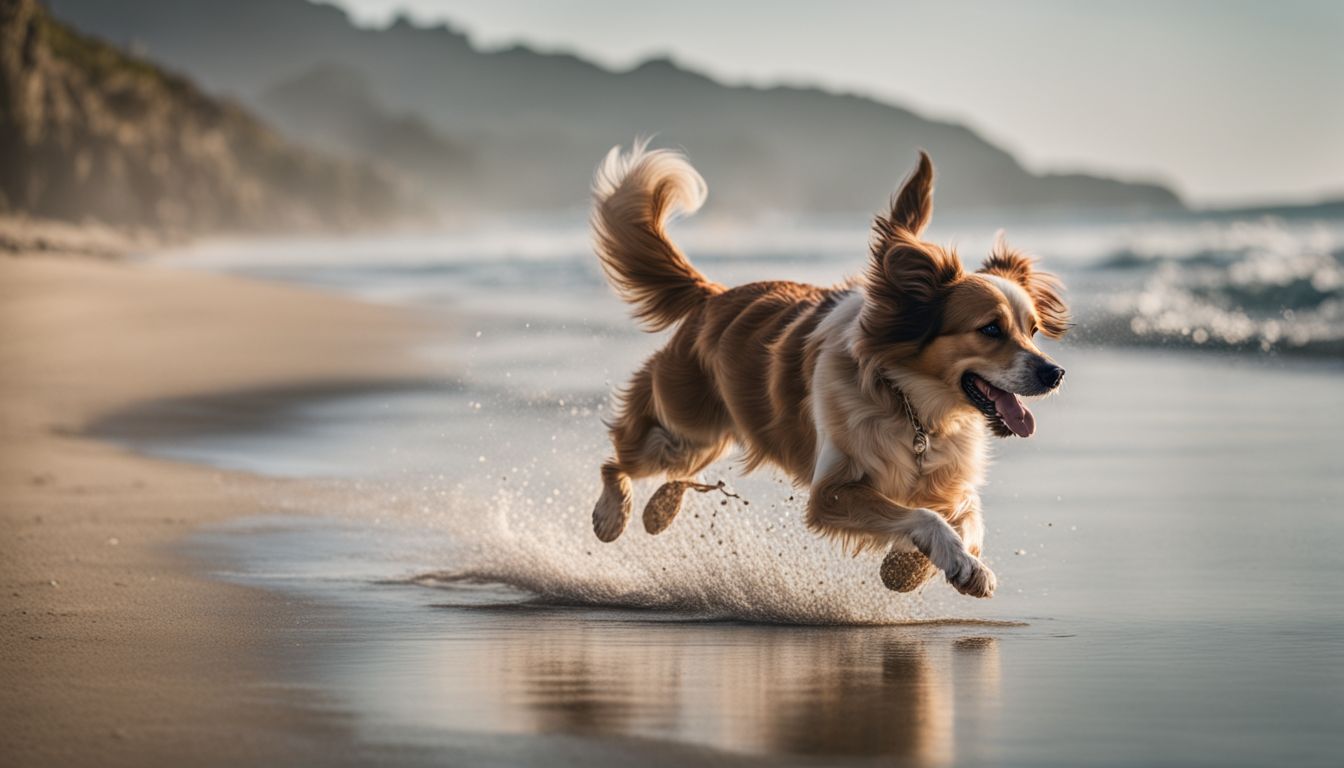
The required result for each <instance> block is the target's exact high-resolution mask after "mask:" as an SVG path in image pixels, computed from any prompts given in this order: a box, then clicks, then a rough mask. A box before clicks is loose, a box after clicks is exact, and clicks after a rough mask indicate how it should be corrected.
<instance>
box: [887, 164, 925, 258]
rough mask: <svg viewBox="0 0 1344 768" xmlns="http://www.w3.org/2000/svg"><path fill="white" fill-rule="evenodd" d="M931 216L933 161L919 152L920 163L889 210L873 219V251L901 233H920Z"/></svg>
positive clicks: (912, 235)
mask: <svg viewBox="0 0 1344 768" xmlns="http://www.w3.org/2000/svg"><path fill="white" fill-rule="evenodd" d="M931 218H933V161H932V160H930V159H929V155H928V153H927V152H920V153H919V165H918V166H917V167H916V168H915V172H914V173H913V174H911V175H910V178H908V179H906V181H905V184H904V185H903V186H902V187H901V191H900V192H898V193H897V194H896V196H895V197H894V198H892V200H891V210H890V211H888V212H887V213H886V214H885V215H879V216H878V217H877V219H876V220H875V221H874V222H873V255H874V256H876V255H878V253H879V251H885V250H886V248H885V247H884V243H886V242H887V241H890V240H893V239H895V238H897V237H900V236H909V237H916V238H917V237H919V236H920V235H921V234H923V232H924V229H925V227H928V226H929V219H931Z"/></svg>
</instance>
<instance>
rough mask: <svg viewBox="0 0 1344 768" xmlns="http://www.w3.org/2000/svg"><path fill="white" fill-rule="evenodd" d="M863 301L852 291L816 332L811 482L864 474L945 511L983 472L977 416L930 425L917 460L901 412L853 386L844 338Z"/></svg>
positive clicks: (897, 494)
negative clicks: (818, 343) (817, 349)
mask: <svg viewBox="0 0 1344 768" xmlns="http://www.w3.org/2000/svg"><path fill="white" fill-rule="evenodd" d="M862 306H863V296H862V294H861V293H858V292H856V293H855V294H854V295H853V296H850V297H848V298H846V299H845V300H844V301H842V302H841V303H840V304H839V305H837V306H836V308H835V310H834V311H833V312H832V313H831V315H830V316H829V317H828V318H827V319H826V320H825V321H824V322H823V323H822V324H821V325H820V326H819V327H818V328H817V331H816V333H817V337H818V339H819V340H820V341H821V343H822V350H821V354H820V355H819V357H818V361H817V367H816V370H815V371H814V373H813V377H812V392H811V398H810V404H811V406H812V409H813V414H812V415H813V423H814V425H815V426H816V430H817V446H818V450H817V460H816V464H815V465H814V468H813V482H814V483H815V482H817V481H819V480H820V479H821V478H823V477H826V476H828V475H830V474H831V473H833V472H836V471H843V472H847V473H848V474H849V475H850V477H848V478H847V479H849V480H852V481H858V480H860V479H863V478H866V479H867V480H868V482H870V483H872V484H873V486H874V487H875V488H876V489H877V490H878V491H880V492H881V493H882V494H883V495H884V496H887V497H888V498H890V499H892V500H893V501H896V502H898V503H901V504H905V505H908V506H912V507H932V508H936V507H942V508H944V509H947V508H948V507H949V503H948V502H949V497H950V496H951V497H960V496H963V495H967V494H973V493H974V492H975V488H976V487H977V486H978V485H979V483H980V482H981V479H982V477H983V467H984V465H985V450H986V449H985V433H984V428H983V426H982V425H981V424H980V423H979V422H978V421H977V419H978V418H979V416H978V415H969V414H968V415H964V416H963V415H955V416H952V417H950V418H947V419H945V420H944V421H943V423H941V424H939V425H937V426H936V427H934V428H932V429H931V431H930V432H929V441H928V447H927V448H926V449H925V451H924V454H923V457H922V459H921V458H920V457H919V456H918V455H917V454H916V453H915V449H914V442H915V431H914V427H913V426H912V425H911V423H910V421H909V419H908V418H907V416H906V414H905V413H904V412H903V411H901V410H897V411H893V410H892V409H891V407H890V404H889V403H887V402H880V401H879V400H877V399H874V398H873V397H872V396H871V395H870V394H869V392H868V391H866V388H865V387H863V386H861V385H860V381H859V379H858V377H859V376H860V375H861V374H860V371H859V369H858V367H857V364H856V363H855V361H854V358H853V356H852V355H851V354H850V351H849V349H850V347H849V338H850V335H851V333H853V331H854V326H855V325H856V323H857V319H858V315H859V311H860V310H861V308H862ZM948 511H950V510H948Z"/></svg>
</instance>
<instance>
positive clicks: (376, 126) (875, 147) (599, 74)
mask: <svg viewBox="0 0 1344 768" xmlns="http://www.w3.org/2000/svg"><path fill="white" fill-rule="evenodd" d="M50 5H51V7H52V9H53V11H54V12H55V13H56V14H57V15H58V16H60V17H62V18H64V19H67V20H69V21H70V22H72V23H73V24H75V25H76V26H78V27H79V28H81V29H84V30H87V31H89V32H92V33H94V34H97V35H99V36H101V37H103V38H106V39H108V40H110V41H112V42H114V43H117V44H119V45H122V46H127V47H130V48H131V49H133V50H136V51H142V52H144V53H145V54H146V55H148V56H149V57H151V58H153V59H155V60H158V61H162V62H164V63H166V64H168V65H170V66H172V67H174V68H176V69H178V70H181V71H183V72H186V73H189V74H190V75H191V76H192V77H194V78H195V79H196V80H197V81H199V82H200V83H201V84H202V85H203V86H204V87H206V88H207V89H209V90H211V91H214V92H218V93H224V94H229V95H231V96H233V97H235V98H237V99H239V100H241V101H243V102H244V103H246V104H248V105H250V106H252V107H254V108H255V109H257V110H258V111H259V112H260V113H261V114H262V115H263V116H264V117H266V118H267V119H269V120H271V121H272V122H273V123H274V124H275V125H277V126H279V127H281V128H282V129H283V130H284V131H285V132H286V133H287V134H288V135H289V136H290V137H291V138H301V139H303V140H307V141H313V142H314V143H316V144H318V145H319V146H322V147H325V148H329V149H338V150H340V151H342V152H345V153H348V154H349V155H351V156H353V157H358V158H364V159H371V160H375V161H377V162H379V163H381V164H384V165H386V166H391V167H393V168H397V169H399V170H400V171H401V172H402V173H405V174H408V175H410V176H413V177H415V178H416V179H417V180H418V181H419V182H420V183H421V184H422V185H423V186H424V187H425V188H426V189H428V190H430V191H431V192H432V193H433V194H434V195H435V196H436V198H437V199H438V201H439V202H440V203H441V204H442V205H443V206H444V207H474V208H482V209H491V210H525V209H532V210H535V209H567V208H577V207H582V206H584V205H586V202H587V185H588V180H589V178H590V176H591V173H592V169H593V167H594V166H595V165H596V163H597V161H598V159H599V158H600V157H601V156H602V155H603V154H604V153H605V152H606V150H607V149H609V148H610V147H611V146H613V145H615V144H622V143H624V144H628V143H629V142H630V140H631V139H632V138H633V137H635V136H636V135H638V134H656V135H657V136H658V140H657V142H656V143H658V144H660V145H670V146H679V147H683V148H685V149H686V150H687V152H688V153H689V154H690V156H691V158H692V160H693V161H694V162H695V163H696V164H697V166H698V167H699V168H700V169H701V171H702V172H703V173H704V174H705V175H706V177H707V178H708V180H709V182H710V187H711V190H712V192H711V198H710V206H711V208H712V209H717V210H720V211H725V210H732V211H759V210H782V211H808V212H827V211H855V210H871V209H874V208H876V207H878V206H879V205H881V204H882V203H883V202H884V201H885V200H886V199H887V197H888V196H889V195H890V194H891V192H892V190H893V188H894V187H895V186H896V185H897V184H898V183H899V181H900V179H901V178H902V177H903V176H904V175H905V174H906V173H907V172H908V171H909V169H910V167H911V165H912V163H913V161H914V158H915V153H916V150H917V149H918V148H925V149H927V150H929V152H930V153H931V154H932V155H933V157H934V160H935V162H936V163H937V164H938V170H939V176H940V183H939V203H940V205H941V206H942V207H943V208H944V210H948V209H962V210H973V209H985V208H991V207H992V208H1005V209H1038V210H1039V209H1042V208H1047V209H1067V210H1078V209H1116V208H1123V209H1169V210H1170V209H1179V208H1181V207H1182V206H1181V202H1180V200H1179V199H1178V198H1177V196H1176V195H1175V194H1174V193H1173V192H1172V191H1171V190H1170V189H1167V188H1165V187H1163V186H1161V185H1159V184H1144V183H1130V182H1122V181H1117V180H1114V179H1108V178H1103V177H1098V176H1091V175H1086V174H1052V175H1036V174H1032V173H1030V172H1028V171H1027V170H1025V169H1024V168H1023V167H1022V166H1021V165H1020V164H1019V163H1018V162H1017V160H1016V159H1014V158H1013V157H1012V156H1011V155H1010V154H1008V153H1007V152H1005V151H1003V150H1002V149H1000V148H998V147H996V146H994V145H993V144H991V143H990V142H988V141H986V140H984V139H983V138H981V137H980V136H978V135H977V134H975V133H974V132H973V131H971V130H969V129H967V128H966V127H964V126H960V125H957V124H954V123H949V122H941V121H936V120H930V119H927V118H924V117H921V116H919V115H917V114H915V113H913V112H910V111H908V110H905V109H901V108H899V107H896V106H892V105H889V104H884V103H881V102H878V101H875V100H872V99H868V98H864V97H860V96H855V95H847V94H836V93H830V92H827V91H823V90H819V89H813V88H794V87H774V88H754V87H747V86H727V85H724V84H721V83H719V82H717V81H715V80H713V79H711V78H709V77H706V76H704V75H701V74H698V73H695V72H692V71H689V70H687V69H684V68H682V67H680V66H678V65H677V64H675V63H674V62H672V61H669V60H666V59H657V60H651V61H648V62H645V63H644V64H642V65H640V66H638V67H636V68H634V69H632V70H630V71H626V72H613V71H610V70H607V69H604V68H602V67H600V66H598V65H596V64H593V63H591V62H588V61H585V60H584V59H582V58H580V57H577V56H573V55H567V54H553V53H539V52H536V51H533V50H531V49H529V48H527V47H523V46H515V47H512V48H508V49H504V50H492V51H485V50H480V49H477V48H476V47H474V46H473V45H472V44H471V42H470V40H469V39H468V38H467V37H466V36H465V35H464V34H462V33H461V32H458V31H456V30H454V29H451V28H449V27H447V26H437V27H419V26H416V25H414V24H412V23H410V22H407V21H405V20H401V21H398V22H396V23H394V24H393V25H391V26H389V27H387V28H385V29H364V28H359V27H356V26H355V25H353V24H352V23H351V21H350V19H349V18H348V17H347V16H346V15H345V13H344V12H343V11H341V10H339V9H337V8H334V7H331V6H324V5H314V4H310V3H308V2H305V0H233V1H232V2H228V3H220V2H213V1H212V0H119V2H116V3H109V2H106V0H52V1H51V3H50ZM911 72H913V70H911ZM907 76H917V74H910V75H907Z"/></svg>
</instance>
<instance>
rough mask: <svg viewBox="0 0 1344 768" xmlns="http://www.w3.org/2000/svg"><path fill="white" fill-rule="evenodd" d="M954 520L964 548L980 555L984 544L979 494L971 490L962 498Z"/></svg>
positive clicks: (983, 524) (983, 522) (983, 527)
mask: <svg viewBox="0 0 1344 768" xmlns="http://www.w3.org/2000/svg"><path fill="white" fill-rule="evenodd" d="M955 520H956V523H955V524H954V526H955V527H956V529H957V533H959V534H961V540H962V542H964V543H965V544H966V549H967V550H968V551H969V552H970V553H971V554H972V555H975V556H976V557H980V556H981V553H982V552H983V551H984V546H985V521H984V518H982V517H981V516H980V494H978V493H976V492H974V491H971V492H970V493H968V494H967V495H966V497H965V498H964V499H962V502H961V504H960V505H958V506H957V514H956V518H955Z"/></svg>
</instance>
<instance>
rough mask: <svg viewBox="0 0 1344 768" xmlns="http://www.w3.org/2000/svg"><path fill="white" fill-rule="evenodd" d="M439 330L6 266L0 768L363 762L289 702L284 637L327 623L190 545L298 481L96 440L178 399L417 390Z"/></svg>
mask: <svg viewBox="0 0 1344 768" xmlns="http://www.w3.org/2000/svg"><path fill="white" fill-rule="evenodd" d="M426 327H427V321H426V319H425V318H424V317H423V316H422V315H419V314H416V313H413V312H411V311H400V310H396V309H392V308H387V307H375V306H371V305H366V304H361V303H359V302H356V301H353V300H348V299H342V298H339V297H331V296H326V295H322V294H318V293H316V292H312V291H308V290H305V289H301V288H295V287H290V286H277V285H270V284H265V283H261V282H256V281H251V280H247V279H241V278H235V277H225V276H218V275H210V274H203V273H195V272H189V271H179V270H173V269H170V268H164V267H156V266H150V265H143V264H133V263H128V262H126V261H121V260H115V259H103V260H95V259H89V258H57V257H53V256H52V255H51V254H50V253H36V254H24V255H11V256H6V257H3V258H0V367H2V368H3V369H4V370H5V375H4V376H3V377H2V378H0V423H2V424H3V427H4V428H3V437H0V498H3V500H4V503H3V511H2V512H0V526H3V528H0V539H2V540H3V542H4V544H3V545H0V546H2V547H3V552H2V554H0V580H3V586H4V590H3V593H0V597H2V598H3V601H4V608H3V610H4V615H5V616H6V622H5V632H4V633H3V645H2V646H0V647H2V649H3V652H0V678H3V679H4V680H5V681H6V696H4V697H2V698H0V721H2V722H4V723H5V724H6V727H5V728H4V729H0V754H4V755H6V760H5V762H6V764H7V765H15V766H18V765H39V764H46V765H50V764H62V765H91V764H96V765H119V764H125V765H158V764H165V765H166V764H173V765H181V764H193V765H202V764H238V763H244V762H248V763H282V762H283V763H291V764H292V763H295V762H298V763H303V762H314V763H318V762H320V763H323V764H346V763H359V762H365V761H367V760H368V759H370V758H371V756H372V755H371V754H370V752H369V751H368V750H369V749H370V748H368V747H361V746H360V745H359V744H357V743H356V741H355V740H354V738H353V737H352V735H351V734H350V732H349V727H348V724H347V723H345V722H343V721H342V720H341V718H340V717H339V716H338V715H336V714H333V712H332V710H331V708H330V707H322V708H319V707H316V706H315V705H316V704H318V703H320V702H317V701H315V700H313V695H312V694H311V693H310V692H306V691H303V690H297V689H296V690H290V689H287V688H285V687H283V684H280V685H279V687H278V688H277V680H280V679H282V678H281V677H280V676H278V675H276V674H275V672H276V670H275V669H273V668H272V667H274V665H275V664H276V663H277V660H280V659H281V657H282V654H277V653H276V650H277V649H276V648H275V647H274V644H275V643H276V642H277V639H276V637H277V633H278V632H279V631H281V630H283V629H284V628H285V627H287V626H292V625H293V624H295V623H296V622H303V621H313V620H314V618H315V617H317V616H319V615H320V613H321V610H322V609H321V608H319V607H317V606H312V605H306V604H302V603H300V602H297V601H295V600H294V599H293V598H292V597H285V596H281V595H276V594H272V593H267V592H264V591H262V590H259V589H252V588H247V587H241V586H238V585H233V584H228V583H225V582H222V581H218V580H212V579H210V578H208V577H207V576H206V575H205V574H203V573H201V568H200V564H199V563H196V562H193V561H191V560H190V558H189V557H188V556H187V555H185V554H183V553H182V552H181V551H180V548H179V546H178V545H179V544H180V542H181V541H182V540H183V539H184V538H185V537H186V536H187V535H189V534H190V533H191V532H192V531H193V530H195V529H196V528H198V527H199V526H202V525H205V524H209V523H217V522H220V521H223V520H227V519H231V518H235V517H243V516H248V515H255V514H257V513H258V512H259V511H261V510H263V509H264V508H265V505H266V499H267V498H271V497H273V495H274V494H275V492H276V491H277V490H279V489H281V488H288V489H291V490H292V489H293V488H294V487H295V485H296V482H297V481H286V480H278V479H266V478H259V477H253V476H250V475H247V474H245V473H237V472H222V471H219V470H216V469H211V468H208V467H198V466H192V465H188V464H183V463H176V462H170V461H162V460H157V459H151V458H146V457H143V456H139V455H135V454H132V453H130V452H129V451H128V450H125V449H123V448H119V447H117V446H115V445H111V444H108V443H105V442H102V441H100V440H97V439H94V438H92V437H89V436H87V435H86V429H87V427H88V426H89V425H90V424H92V423H94V422H95V421H96V420H97V419H98V418H99V417H100V416H102V415H103V414H106V413H111V412H115V411H117V410H119V409H125V408H131V407H134V406H136V405H137V404H140V403H144V402H149V401H156V400H160V399H162V398H167V397H186V396H192V395H200V394H204V393H209V392H215V391H230V390H242V389H247V388H249V387H289V388H291V389H295V390H302V389H305V388H311V387H317V388H321V387H347V388H353V387H377V386H380V385H381V384H382V383H383V382H389V381H395V380H404V379H407V378H424V377H427V376H429V375H431V372H430V371H428V370H426V367H425V366H424V365H423V364H421V363H418V362H417V361H415V360H413V359H412V358H411V356H410V355H409V354H407V351H406V350H407V347H408V340H412V339H414V338H416V337H417V336H418V335H421V334H423V333H424V331H425V329H426ZM290 511H291V512H292V511H293V510H290Z"/></svg>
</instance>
